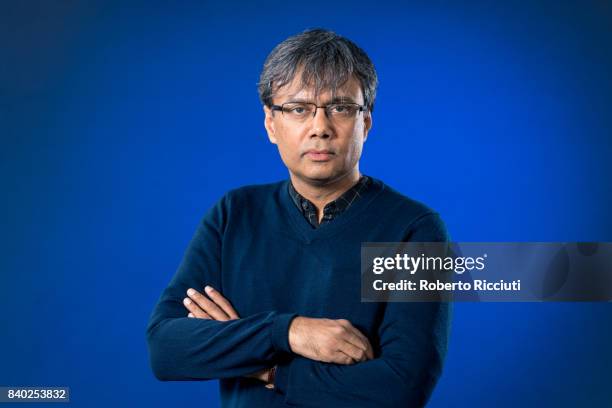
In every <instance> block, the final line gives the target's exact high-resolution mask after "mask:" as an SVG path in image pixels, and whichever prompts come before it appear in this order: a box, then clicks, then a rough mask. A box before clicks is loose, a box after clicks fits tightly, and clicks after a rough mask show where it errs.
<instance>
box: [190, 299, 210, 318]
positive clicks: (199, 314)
mask: <svg viewBox="0 0 612 408" xmlns="http://www.w3.org/2000/svg"><path fill="white" fill-rule="evenodd" d="M183 305H185V307H186V308H187V310H189V314H190V315H192V316H193V317H196V318H198V319H210V318H211V317H210V316H209V315H208V313H206V312H205V311H203V310H202V309H200V307H199V306H198V305H197V304H196V303H194V302H193V300H191V299H189V298H185V299H183ZM187 317H189V315H187Z"/></svg>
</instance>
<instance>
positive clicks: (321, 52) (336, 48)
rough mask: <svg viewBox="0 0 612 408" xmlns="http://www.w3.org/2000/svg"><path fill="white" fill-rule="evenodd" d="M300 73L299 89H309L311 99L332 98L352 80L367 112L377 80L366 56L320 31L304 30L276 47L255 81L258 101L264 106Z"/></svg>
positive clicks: (341, 39) (372, 99)
mask: <svg viewBox="0 0 612 408" xmlns="http://www.w3.org/2000/svg"><path fill="white" fill-rule="evenodd" d="M298 71H301V78H300V81H301V84H302V86H313V87H314V92H315V96H316V95H318V94H319V93H320V92H321V91H323V90H331V92H332V94H335V92H336V90H337V89H338V88H339V87H341V86H342V85H343V84H344V83H346V81H348V80H349V79H350V78H351V77H352V76H355V77H356V78H357V79H358V80H359V82H360V83H361V90H362V92H363V98H364V104H365V106H366V107H367V108H368V109H369V110H370V111H371V110H372V109H373V108H374V99H376V87H377V86H378V77H377V75H376V70H375V69H374V64H372V61H371V60H370V58H369V57H368V55H367V54H366V53H365V52H364V51H363V50H362V49H361V48H359V47H358V46H357V45H356V44H355V43H354V42H352V41H351V40H349V39H347V38H344V37H342V36H340V35H338V34H336V33H334V32H332V31H329V30H324V29H320V28H318V29H313V30H306V31H304V32H302V33H300V34H297V35H294V36H291V37H289V38H287V39H286V40H285V41H283V42H281V43H280V44H278V45H277V46H276V47H274V49H273V50H272V52H271V53H270V55H268V57H267V58H266V61H265V63H264V66H263V70H262V71H261V76H260V77H259V83H258V84H257V88H258V90H259V98H260V100H261V102H262V103H263V104H264V105H266V106H268V107H269V106H271V105H272V97H273V95H274V92H276V91H277V90H278V89H279V88H280V87H282V86H284V85H287V84H288V83H290V82H291V81H293V79H294V77H295V75H296V73H298Z"/></svg>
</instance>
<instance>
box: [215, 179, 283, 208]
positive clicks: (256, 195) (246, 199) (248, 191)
mask: <svg viewBox="0 0 612 408" xmlns="http://www.w3.org/2000/svg"><path fill="white" fill-rule="evenodd" d="M283 186H285V187H286V180H282V181H277V182H274V183H267V184H250V185H246V186H242V187H238V188H234V189H231V190H229V191H228V192H227V193H225V195H224V196H223V197H222V199H221V201H222V202H223V205H224V206H225V207H226V208H227V210H228V211H229V212H232V211H236V210H238V211H243V210H245V209H253V208H254V207H261V206H265V205H266V204H267V203H269V202H270V200H274V199H275V198H276V197H278V194H279V192H280V191H281V188H282V187H283Z"/></svg>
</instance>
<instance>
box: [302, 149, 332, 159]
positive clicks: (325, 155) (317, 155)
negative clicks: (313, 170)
mask: <svg viewBox="0 0 612 408" xmlns="http://www.w3.org/2000/svg"><path fill="white" fill-rule="evenodd" d="M333 155H334V152H332V151H331V150H325V149H323V150H317V149H311V150H308V151H306V156H307V157H308V158H309V159H310V160H313V161H327V160H331V158H332V156H333Z"/></svg>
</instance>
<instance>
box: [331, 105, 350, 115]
mask: <svg viewBox="0 0 612 408" xmlns="http://www.w3.org/2000/svg"><path fill="white" fill-rule="evenodd" d="M352 108H353V106H352V105H334V106H333V107H332V113H345V114H346V113H350V112H351V109H352Z"/></svg>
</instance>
